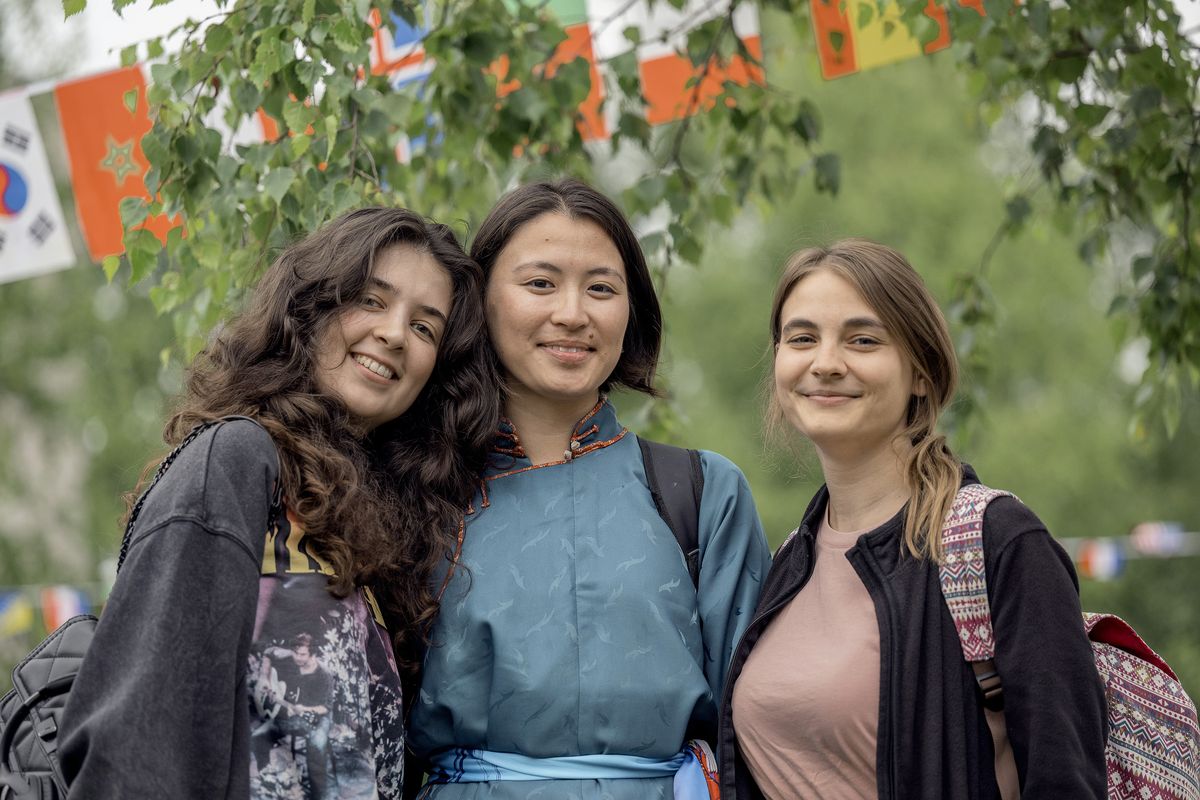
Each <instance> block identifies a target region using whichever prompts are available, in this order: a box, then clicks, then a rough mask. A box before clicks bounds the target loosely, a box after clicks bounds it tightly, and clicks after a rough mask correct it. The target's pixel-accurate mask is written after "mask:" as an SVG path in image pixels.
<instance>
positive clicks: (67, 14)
mask: <svg viewBox="0 0 1200 800" xmlns="http://www.w3.org/2000/svg"><path fill="white" fill-rule="evenodd" d="M85 8H87V0H62V9H63V19H70V18H71V17H73V16H75V15H76V14H78V13H80V12H81V11H83V9H85ZM110 280H111V278H110Z"/></svg>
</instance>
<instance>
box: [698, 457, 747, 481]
mask: <svg viewBox="0 0 1200 800" xmlns="http://www.w3.org/2000/svg"><path fill="white" fill-rule="evenodd" d="M697 452H698V453H699V454H700V466H701V467H702V468H703V469H704V480H705V481H706V482H707V481H708V480H709V479H710V478H711V479H712V480H716V481H729V482H733V483H738V484H741V485H745V484H746V476H745V475H744V474H742V470H741V468H740V467H738V465H737V464H735V463H733V462H732V461H730V460H729V459H728V458H726V457H725V456H723V455H721V454H720V453H714V452H713V451H712V450H698V451H697Z"/></svg>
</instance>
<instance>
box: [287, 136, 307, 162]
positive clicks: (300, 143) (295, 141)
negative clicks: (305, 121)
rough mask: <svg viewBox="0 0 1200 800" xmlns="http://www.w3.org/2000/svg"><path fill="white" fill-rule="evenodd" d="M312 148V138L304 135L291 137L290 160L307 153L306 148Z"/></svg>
mask: <svg viewBox="0 0 1200 800" xmlns="http://www.w3.org/2000/svg"><path fill="white" fill-rule="evenodd" d="M311 146H312V137H311V136H309V135H308V134H306V133H301V134H299V135H298V136H293V137H292V139H291V143H290V147H291V150H292V158H299V157H300V156H302V155H304V154H305V153H307V152H308V148H309V147H311Z"/></svg>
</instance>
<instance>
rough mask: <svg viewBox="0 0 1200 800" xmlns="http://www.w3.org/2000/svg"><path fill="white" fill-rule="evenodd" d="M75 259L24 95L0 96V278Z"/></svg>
mask: <svg viewBox="0 0 1200 800" xmlns="http://www.w3.org/2000/svg"><path fill="white" fill-rule="evenodd" d="M74 263H75V253H74V252H73V251H72V249H71V237H70V234H69V233H68V232H67V226H66V224H65V223H64V221H63V213H62V207H61V206H60V205H59V203H58V192H57V190H56V189H55V187H54V176H53V175H52V174H51V172H50V164H49V162H48V161H47V160H46V151H45V149H44V148H43V147H42V137H41V134H40V133H39V131H38V128H37V121H36V119H35V117H34V114H33V107H32V106H30V104H29V98H28V97H27V96H26V95H24V94H22V93H18V92H13V93H11V94H7V95H3V96H0V282H3V281H15V280H18V279H20V278H28V277H32V276H34V275H41V274H43V273H46V272H52V271H54V270H57V269H63V268H64V267H69V266H71V265H73V264H74Z"/></svg>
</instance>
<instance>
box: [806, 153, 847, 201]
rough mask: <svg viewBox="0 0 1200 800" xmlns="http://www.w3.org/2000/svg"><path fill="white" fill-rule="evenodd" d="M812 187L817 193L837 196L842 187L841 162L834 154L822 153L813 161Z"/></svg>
mask: <svg viewBox="0 0 1200 800" xmlns="http://www.w3.org/2000/svg"><path fill="white" fill-rule="evenodd" d="M813 185H814V186H815V187H816V189H817V191H818V192H829V194H831V195H834V196H835V197H836V196H837V193H838V189H840V188H841V185H842V160H841V158H839V157H838V155H837V154H836V153H822V154H821V155H819V156H817V157H816V158H815V159H813Z"/></svg>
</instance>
